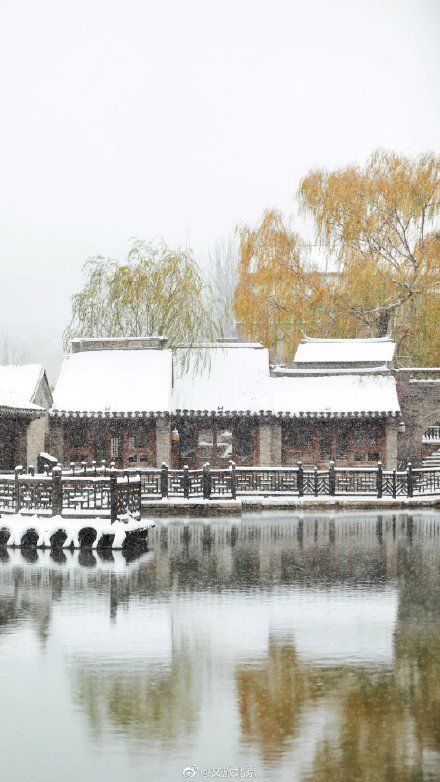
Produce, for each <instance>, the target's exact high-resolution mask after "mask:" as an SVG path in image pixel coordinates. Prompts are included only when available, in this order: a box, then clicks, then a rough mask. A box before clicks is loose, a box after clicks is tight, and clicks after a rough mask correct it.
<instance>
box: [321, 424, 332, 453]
mask: <svg viewBox="0 0 440 782" xmlns="http://www.w3.org/2000/svg"><path fill="white" fill-rule="evenodd" d="M320 451H321V459H322V460H323V461H328V460H329V459H331V458H332V438H331V434H330V432H326V431H325V430H324V431H323V432H321V439H320Z"/></svg>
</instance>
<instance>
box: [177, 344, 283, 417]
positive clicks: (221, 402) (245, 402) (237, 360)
mask: <svg viewBox="0 0 440 782" xmlns="http://www.w3.org/2000/svg"><path fill="white" fill-rule="evenodd" d="M176 354H177V356H176V358H177V361H176V363H175V369H174V389H173V403H172V408H173V411H194V412H196V411H197V412H204V411H207V412H214V413H217V412H219V411H221V412H224V413H225V412H247V413H258V412H260V410H270V409H271V405H270V393H269V385H268V384H269V354H268V351H267V349H266V348H263V347H262V346H261V345H260V344H252V343H241V344H239V343H231V344H230V345H229V344H224V343H223V344H222V343H219V344H213V345H209V346H207V348H206V355H205V356H202V357H201V356H200V353H199V351H198V350H197V349H196V350H189V362H188V363H189V366H188V369H187V370H184V369H182V367H181V366H180V362H179V351H176Z"/></svg>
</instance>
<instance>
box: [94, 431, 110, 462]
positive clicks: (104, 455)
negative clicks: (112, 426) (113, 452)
mask: <svg viewBox="0 0 440 782" xmlns="http://www.w3.org/2000/svg"><path fill="white" fill-rule="evenodd" d="M95 458H96V460H97V461H99V462H100V461H102V460H103V459H108V441H107V438H106V437H105V436H104V435H100V436H99V437H97V438H96V442H95Z"/></svg>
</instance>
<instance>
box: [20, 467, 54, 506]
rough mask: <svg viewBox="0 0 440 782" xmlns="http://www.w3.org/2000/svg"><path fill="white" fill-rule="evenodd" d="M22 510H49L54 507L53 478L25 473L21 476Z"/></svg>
mask: <svg viewBox="0 0 440 782" xmlns="http://www.w3.org/2000/svg"><path fill="white" fill-rule="evenodd" d="M19 491H20V503H19V505H20V510H32V511H47V510H51V508H52V480H51V478H48V477H42V476H38V477H37V476H36V477H32V476H30V475H23V476H20V478H19Z"/></svg>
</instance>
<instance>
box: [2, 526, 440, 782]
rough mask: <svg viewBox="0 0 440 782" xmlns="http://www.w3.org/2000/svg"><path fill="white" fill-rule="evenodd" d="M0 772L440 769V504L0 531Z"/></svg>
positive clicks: (83, 776) (267, 774)
mask: <svg viewBox="0 0 440 782" xmlns="http://www.w3.org/2000/svg"><path fill="white" fill-rule="evenodd" d="M0 709H1V716H0V728H1V730H0V736H1V739H0V741H1V758H0V779H1V780H2V781H3V780H4V781H5V782H31V781H32V782H40V781H41V782H43V781H44V782H73V781H74V780H75V782H76V780H81V782H89V780H90V782H91V781H92V780H93V782H96V781H97V780H106V782H113V781H115V782H116V780H118V782H121V780H124V782H132V781H133V782H135V781H136V782H138V781H139V782H140V781H141V780H142V781H143V780H154V782H156V780H157V781H158V782H160V780H164V781H165V782H174V781H175V780H181V779H185V778H189V779H195V780H199V779H219V778H221V779H231V778H242V779H243V778H246V779H256V780H266V781H268V780H271V781H272V780H276V782H284V780H286V782H287V780H288V781H289V782H292V780H318V781H319V782H321V780H322V781H324V780H325V781H326V782H327V781H329V782H332V781H333V780H338V781H339V780H340V782H342V781H344V782H346V781H347V780H374V781H375V782H376V781H377V780H379V781H380V780H384V781H385V780H387V782H391V781H392V780H438V779H440V513H434V512H428V511H426V512H418V513H411V515H409V514H405V513H396V514H392V513H383V514H381V515H377V514H374V513H356V514H349V513H340V514H334V515H329V514H328V513H322V514H316V513H313V514H310V515H305V514H304V515H302V516H299V515H297V514H292V513H287V512H284V513H283V512H266V513H262V514H249V515H247V516H244V517H243V518H242V519H241V520H237V519H235V520H234V519H214V520H213V519H211V520H208V519H207V520H188V521H185V522H183V521H181V520H176V519H174V520H168V521H167V520H163V521H162V520H157V522H156V527H155V529H154V530H152V531H151V534H150V545H149V550H148V551H143V552H135V553H132V554H130V555H129V556H124V555H123V554H122V552H114V553H113V554H112V553H107V554H106V555H104V554H102V555H99V554H97V553H96V552H95V553H92V552H91V551H82V552H78V551H76V552H70V551H68V552H65V553H62V552H59V553H51V552H50V551H44V552H43V551H38V552H37V551H29V550H28V551H26V552H24V551H19V550H12V549H10V550H6V549H1V550H0Z"/></svg>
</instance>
